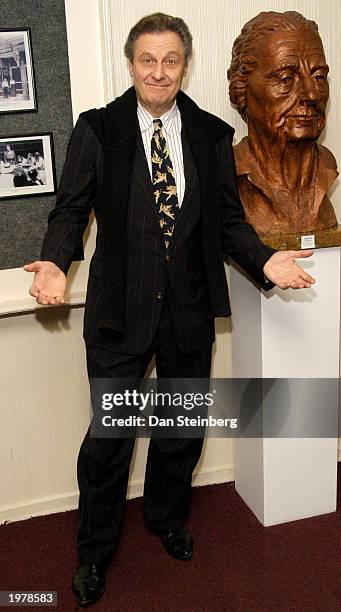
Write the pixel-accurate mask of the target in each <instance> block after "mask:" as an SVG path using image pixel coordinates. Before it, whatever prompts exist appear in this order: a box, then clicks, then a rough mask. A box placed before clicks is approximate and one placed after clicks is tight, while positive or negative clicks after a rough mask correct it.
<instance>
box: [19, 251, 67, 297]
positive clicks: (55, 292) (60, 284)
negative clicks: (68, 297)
mask: <svg viewBox="0 0 341 612" xmlns="http://www.w3.org/2000/svg"><path fill="white" fill-rule="evenodd" d="M24 270H26V272H34V273H35V274H34V280H33V283H32V285H31V287H30V289H29V292H30V295H32V297H34V298H36V301H37V303H38V304H44V305H46V304H64V303H65V302H64V296H65V290H66V276H65V274H64V272H63V271H62V270H61V269H60V268H58V266H56V264H54V263H52V261H34V262H33V263H30V264H26V266H24Z"/></svg>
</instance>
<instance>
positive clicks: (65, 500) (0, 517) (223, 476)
mask: <svg viewBox="0 0 341 612" xmlns="http://www.w3.org/2000/svg"><path fill="white" fill-rule="evenodd" d="M230 480H233V466H232V465H226V466H219V467H213V468H204V469H201V470H200V471H199V472H198V473H197V474H196V473H194V477H193V486H195V487H201V486H204V485H209V484H217V483H221V482H229V481H230ZM142 494H143V480H142V479H141V480H135V481H132V482H130V483H129V486H128V493H127V498H128V499H133V498H135V497H141V495H142ZM77 506H78V491H72V492H71V493H68V494H66V495H65V494H62V495H56V496H54V497H44V498H40V499H34V500H30V501H28V502H27V503H24V504H20V505H17V506H7V507H2V508H0V525H2V524H3V523H12V522H15V521H23V520H26V519H29V518H32V517H34V516H43V515H46V514H55V513H57V512H67V511H68V510H75V509H76V508H77Z"/></svg>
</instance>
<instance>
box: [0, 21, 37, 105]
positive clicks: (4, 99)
mask: <svg viewBox="0 0 341 612" xmlns="http://www.w3.org/2000/svg"><path fill="white" fill-rule="evenodd" d="M35 110H37V104H36V96H35V88H34V71H33V59H32V51H31V35H30V30H29V29H28V28H27V29H17V30H9V29H0V113H15V112H23V111H35Z"/></svg>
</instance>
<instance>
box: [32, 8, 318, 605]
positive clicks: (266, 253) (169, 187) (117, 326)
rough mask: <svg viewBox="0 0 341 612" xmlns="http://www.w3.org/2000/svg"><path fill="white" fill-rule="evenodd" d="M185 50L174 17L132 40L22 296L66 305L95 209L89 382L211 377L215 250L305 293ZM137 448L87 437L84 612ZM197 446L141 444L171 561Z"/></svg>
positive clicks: (83, 133)
mask: <svg viewBox="0 0 341 612" xmlns="http://www.w3.org/2000/svg"><path fill="white" fill-rule="evenodd" d="M191 52H192V37H191V35H190V33H189V31H188V28H187V26H186V24H185V23H184V22H183V21H182V20H181V19H179V18H174V17H170V16H168V15H163V14H160V13H157V14H154V15H150V16H148V17H145V18H143V19H142V20H141V21H140V22H138V23H137V24H136V25H135V26H134V27H133V28H132V30H131V31H130V34H129V37H128V40H127V43H126V45H125V53H126V56H127V58H128V60H129V69H130V73H131V76H132V78H133V83H134V86H133V87H132V88H131V89H129V90H128V91H126V92H125V93H124V94H123V95H122V96H121V97H119V98H117V99H116V100H115V101H113V102H111V103H110V104H108V106H107V107H106V108H102V109H99V110H97V109H93V110H90V111H88V112H86V113H82V115H81V116H80V118H79V120H78V122H77V125H76V127H75V129H74V131H73V133H72V136H71V140H70V144H69V148H68V153H67V159H66V163H65V166H64V170H63V175H62V179H61V183H60V187H59V192H58V197H57V203H56V207H55V209H54V210H53V211H52V212H51V214H50V217H49V227H48V231H47V234H46V237H45V240H44V244H43V248H42V257H41V259H42V261H39V262H34V263H32V264H29V265H27V266H25V269H26V270H27V271H31V272H35V279H34V282H33V285H32V287H31V289H30V293H31V295H33V296H34V297H35V298H36V300H37V301H38V302H39V303H40V304H61V303H63V301H64V293H65V287H66V274H67V271H68V269H69V266H70V264H71V262H72V260H74V259H79V258H80V257H81V256H82V235H83V232H84V230H85V228H86V225H87V223H88V217H89V214H90V211H91V209H94V211H95V214H96V219H97V243H96V251H95V254H94V256H93V258H92V261H91V265H90V272H89V283H88V291H87V301H86V309H85V325H84V338H85V342H86V347H87V363H88V374H89V377H90V378H96V377H98V378H106V377H109V378H110V377H115V378H120V377H121V378H134V379H135V378H139V377H143V376H144V374H145V371H146V368H147V366H148V363H149V361H150V359H151V357H152V356H153V355H154V354H155V358H156V369H157V374H158V376H161V377H168V378H171V377H174V378H181V377H188V378H208V377H209V375H210V367H211V349H212V343H213V341H214V318H215V317H218V316H229V315H230V307H229V300H228V292H227V285H226V278H225V273H224V267H223V252H225V253H227V254H229V255H231V256H232V257H233V258H234V259H235V260H236V261H237V262H238V263H239V264H240V265H241V266H242V267H243V268H244V269H245V270H246V271H247V272H248V273H249V274H250V276H251V277H252V278H253V279H254V280H255V281H257V282H258V283H259V284H260V285H262V286H265V285H266V283H267V282H269V281H270V283H269V284H270V286H272V283H274V284H277V285H278V286H281V287H282V288H287V287H295V288H298V287H309V286H310V284H311V283H312V282H314V281H313V279H312V278H311V277H310V276H309V275H308V274H306V273H305V272H304V270H302V269H301V268H300V267H299V266H298V265H297V264H296V262H295V260H294V256H296V257H298V256H304V255H303V254H302V253H294V252H281V253H274V251H273V250H272V249H269V248H267V247H266V246H264V245H263V243H262V242H261V241H260V240H259V238H258V236H257V234H256V233H255V232H254V230H253V229H252V227H251V226H250V225H248V224H247V223H246V222H245V219H244V213H243V208H242V205H241V203H240V200H239V196H238V190H237V183H236V173H235V166H234V158H233V152H232V137H233V129H232V128H231V127H230V126H229V125H227V124H226V123H224V122H223V121H221V120H220V119H218V118H217V117H214V116H213V115H210V114H209V113H207V112H205V111H203V110H201V109H200V108H198V106H197V105H196V104H195V103H194V102H193V101H192V100H191V99H190V98H189V97H188V96H186V95H185V94H184V93H183V92H181V91H180V87H181V82H182V79H183V77H184V75H185V74H186V71H187V66H188V61H189V59H190V56H191ZM309 254H310V253H306V255H309ZM267 279H268V280H267ZM133 446H134V440H133V439H129V438H126V439H101V438H95V437H91V436H90V434H89V431H88V432H87V434H86V436H85V439H84V441H83V444H82V447H81V449H80V454H79V460H78V482H79V488H80V501H79V510H80V527H79V533H78V541H77V548H78V554H79V557H80V562H81V565H80V567H79V568H78V570H77V572H76V574H75V576H74V578H73V588H74V591H75V593H76V595H77V598H78V602H79V603H80V605H87V604H89V603H92V602H94V601H96V600H97V599H98V598H99V597H100V595H101V594H102V593H103V591H104V576H105V569H106V567H107V565H108V563H109V561H110V559H111V557H112V554H113V551H114V549H115V546H116V543H117V540H118V537H119V533H120V530H121V525H122V520H123V511H124V502H125V496H126V488H127V482H128V473H129V465H130V459H131V456H132V452H133ZM201 448H202V440H201V439H185V440H184V439H178V440H169V439H168V440H166V439H156V438H155V439H152V440H151V441H150V445H149V453H148V460H147V468H146V477H145V489H144V512H145V516H146V520H147V523H148V525H149V526H150V528H151V529H152V530H153V531H154V532H156V533H158V534H159V535H160V537H161V540H162V542H163V544H164V546H165V548H166V550H167V552H168V553H170V554H171V555H172V556H174V557H176V558H177V559H180V560H188V559H190V558H191V556H192V538H191V536H190V534H189V532H188V531H187V529H186V528H185V521H186V518H187V515H188V512H189V506H190V494H191V477H192V472H193V469H194V467H195V465H196V463H197V461H198V459H199V456H200V453H201Z"/></svg>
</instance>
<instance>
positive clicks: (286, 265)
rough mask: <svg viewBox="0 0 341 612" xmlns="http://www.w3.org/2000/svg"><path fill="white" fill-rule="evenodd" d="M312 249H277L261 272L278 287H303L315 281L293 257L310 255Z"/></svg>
mask: <svg viewBox="0 0 341 612" xmlns="http://www.w3.org/2000/svg"><path fill="white" fill-rule="evenodd" d="M312 254H313V251H308V250H307V251H277V253H274V254H273V255H272V256H271V257H270V259H268V261H267V262H266V264H265V266H264V268H263V272H264V275H265V276H266V278H268V279H269V280H270V281H272V282H273V283H274V284H275V285H277V287H280V289H289V288H291V289H303V288H304V287H310V286H311V285H313V284H314V283H315V279H314V278H313V277H312V276H310V274H308V273H307V272H306V271H305V270H303V268H301V266H299V265H298V264H297V263H296V261H295V259H298V258H300V257H310V256H311V255H312Z"/></svg>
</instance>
